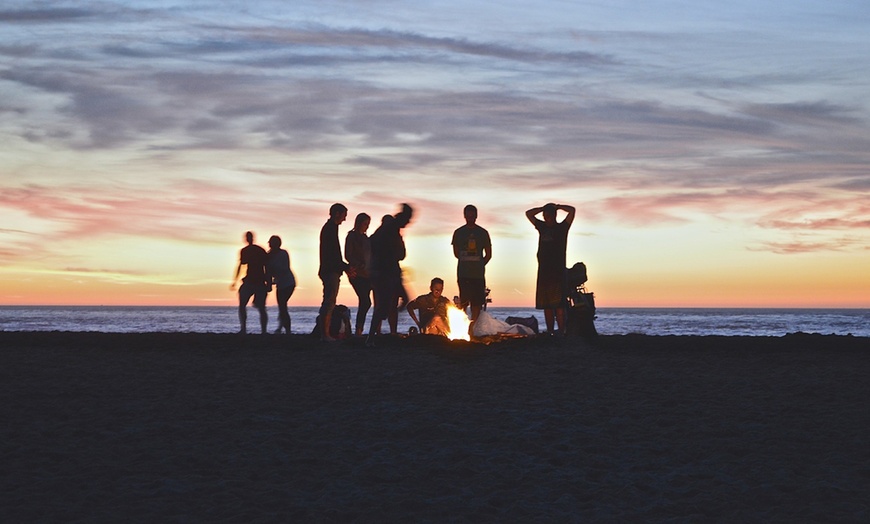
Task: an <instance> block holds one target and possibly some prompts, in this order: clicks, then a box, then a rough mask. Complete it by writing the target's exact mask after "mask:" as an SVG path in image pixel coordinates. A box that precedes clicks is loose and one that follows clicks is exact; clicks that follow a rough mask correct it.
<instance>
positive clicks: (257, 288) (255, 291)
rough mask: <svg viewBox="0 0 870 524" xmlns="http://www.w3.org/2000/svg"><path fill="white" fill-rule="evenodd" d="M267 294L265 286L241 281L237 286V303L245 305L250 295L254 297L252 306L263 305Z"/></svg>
mask: <svg viewBox="0 0 870 524" xmlns="http://www.w3.org/2000/svg"><path fill="white" fill-rule="evenodd" d="M268 294H269V289H268V288H267V287H266V286H263V285H257V284H249V283H247V282H242V285H241V286H239V305H240V306H242V307H244V306H247V305H248V301H249V300H251V297H254V307H256V308H261V307H265V306H266V295H268Z"/></svg>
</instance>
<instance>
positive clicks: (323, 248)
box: [317, 219, 347, 276]
mask: <svg viewBox="0 0 870 524" xmlns="http://www.w3.org/2000/svg"><path fill="white" fill-rule="evenodd" d="M345 268H347V264H345V263H344V259H343V258H342V257H341V244H339V242H338V224H336V223H335V222H333V221H332V220H331V219H330V220H327V221H326V223H325V224H323V228H322V229H321V230H320V268H319V269H318V271H317V274H318V276H323V275H327V274H330V273H339V274H341V273H343V272H344V270H345Z"/></svg>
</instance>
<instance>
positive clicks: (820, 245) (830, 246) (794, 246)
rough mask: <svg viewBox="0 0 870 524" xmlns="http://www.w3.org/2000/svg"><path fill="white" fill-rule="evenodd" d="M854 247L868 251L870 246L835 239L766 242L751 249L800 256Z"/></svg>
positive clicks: (845, 239) (851, 239)
mask: <svg viewBox="0 0 870 524" xmlns="http://www.w3.org/2000/svg"><path fill="white" fill-rule="evenodd" d="M854 247H859V248H862V247H863V249H867V248H868V246H867V245H866V244H864V245H863V246H862V243H861V242H859V241H858V240H856V239H854V238H835V239H830V240H820V241H815V242H813V241H799V240H796V241H793V242H765V243H763V244H761V245H760V246H759V247H750V248H748V249H749V250H750V251H770V252H773V253H776V254H778V255H800V254H806V253H819V252H830V251H845V250H849V249H851V248H854Z"/></svg>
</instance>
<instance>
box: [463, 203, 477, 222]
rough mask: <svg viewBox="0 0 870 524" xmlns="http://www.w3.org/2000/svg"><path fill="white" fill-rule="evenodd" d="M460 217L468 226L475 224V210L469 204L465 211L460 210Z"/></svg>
mask: <svg viewBox="0 0 870 524" xmlns="http://www.w3.org/2000/svg"><path fill="white" fill-rule="evenodd" d="M462 215H463V216H464V217H465V223H466V224H468V225H469V226H471V225H474V223H475V222H477V208H476V207H474V206H473V205H471V204H468V205H467V206H465V209H463V210H462Z"/></svg>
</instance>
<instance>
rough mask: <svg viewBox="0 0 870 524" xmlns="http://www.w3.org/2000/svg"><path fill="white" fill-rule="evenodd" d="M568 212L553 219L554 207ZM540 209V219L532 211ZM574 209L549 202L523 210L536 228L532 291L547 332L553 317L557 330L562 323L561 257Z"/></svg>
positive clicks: (562, 277)
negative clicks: (535, 272) (536, 249)
mask: <svg viewBox="0 0 870 524" xmlns="http://www.w3.org/2000/svg"><path fill="white" fill-rule="evenodd" d="M559 210H561V211H565V212H566V213H568V215H567V216H566V217H565V219H564V220H563V221H561V222H558V221H557V220H556V212H557V211H559ZM538 213H543V217H544V220H538V219H537V218H536V215H537V214H538ZM574 214H575V209H574V208H573V207H572V206H568V205H563V204H560V205H556V204H553V203H550V204H547V205H545V206H543V207H535V208H532V209H529V210H528V211H526V218H528V219H529V222H531V223H532V225H533V226H535V229H537V230H538V278H537V286H536V291H535V307H536V308H537V309H543V310H544V320H545V321H546V323H547V333H549V334H551V335H552V334H553V327H554V326H553V321H554V317H555V320H556V322H558V324H559V331H563V330H564V327H565V301H566V299H565V296H566V295H565V291H566V290H565V258H566V251H567V248H568V230H569V229H570V228H571V224H572V223H574Z"/></svg>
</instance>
